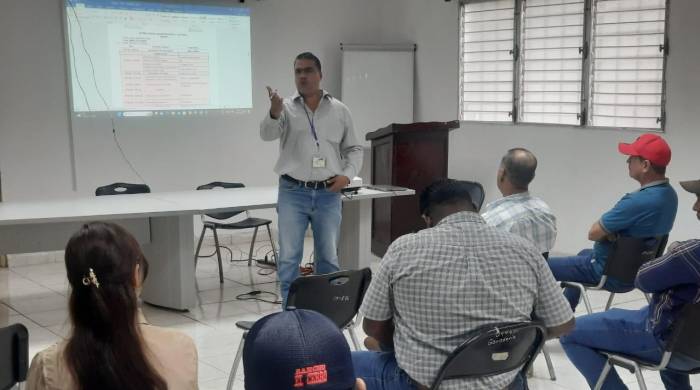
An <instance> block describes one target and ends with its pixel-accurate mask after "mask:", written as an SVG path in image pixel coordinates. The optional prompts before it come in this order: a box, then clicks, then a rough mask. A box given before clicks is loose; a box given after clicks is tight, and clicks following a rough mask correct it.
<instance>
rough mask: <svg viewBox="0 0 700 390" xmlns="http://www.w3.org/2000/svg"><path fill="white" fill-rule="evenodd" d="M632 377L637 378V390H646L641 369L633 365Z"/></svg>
mask: <svg viewBox="0 0 700 390" xmlns="http://www.w3.org/2000/svg"><path fill="white" fill-rule="evenodd" d="M634 375H635V376H636V377H637V383H638V384H639V390H647V384H646V383H645V382H644V375H642V369H641V368H639V366H638V365H636V364H635V369H634Z"/></svg>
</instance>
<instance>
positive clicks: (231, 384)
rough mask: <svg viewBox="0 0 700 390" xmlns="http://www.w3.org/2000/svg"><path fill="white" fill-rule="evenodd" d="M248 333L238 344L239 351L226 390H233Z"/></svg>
mask: <svg viewBox="0 0 700 390" xmlns="http://www.w3.org/2000/svg"><path fill="white" fill-rule="evenodd" d="M247 334H248V332H244V333H243V337H241V341H240V342H239V343H238V350H237V351H236V357H235V358H234V359H233V366H231V373H229V374H228V384H227V385H226V390H231V389H233V380H234V378H235V377H236V371H238V365H239V364H240V363H241V357H242V356H243V344H244V343H245V336H246V335H247Z"/></svg>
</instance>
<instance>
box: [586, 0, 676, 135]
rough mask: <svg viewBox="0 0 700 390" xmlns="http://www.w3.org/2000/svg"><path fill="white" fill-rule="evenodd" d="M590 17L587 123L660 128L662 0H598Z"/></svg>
mask: <svg viewBox="0 0 700 390" xmlns="http://www.w3.org/2000/svg"><path fill="white" fill-rule="evenodd" d="M594 18H595V19H594V23H593V32H594V35H593V37H594V38H593V45H592V53H591V64H592V68H593V69H592V73H593V74H592V77H591V95H592V101H591V107H590V114H591V115H590V116H591V118H590V119H591V124H592V125H594V126H615V127H641V128H660V125H661V124H662V122H663V120H664V112H663V95H664V91H663V82H664V58H665V52H666V43H665V34H664V32H665V28H666V0H606V1H597V2H596V6H595V10H594Z"/></svg>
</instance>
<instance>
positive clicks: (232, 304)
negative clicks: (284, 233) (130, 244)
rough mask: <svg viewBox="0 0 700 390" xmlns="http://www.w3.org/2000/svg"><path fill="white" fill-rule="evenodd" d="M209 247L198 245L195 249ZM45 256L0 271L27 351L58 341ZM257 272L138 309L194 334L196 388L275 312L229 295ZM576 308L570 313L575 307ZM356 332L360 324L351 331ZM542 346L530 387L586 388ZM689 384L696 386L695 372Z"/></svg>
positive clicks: (255, 282) (52, 278) (5, 312)
mask: <svg viewBox="0 0 700 390" xmlns="http://www.w3.org/2000/svg"><path fill="white" fill-rule="evenodd" d="M307 247H309V246H308V245H307ZM210 250H211V248H204V250H203V253H207V251H210ZM242 250H247V248H244V249H242ZM233 252H234V255H235V256H236V257H239V253H240V251H239V250H237V249H236V248H234V251H233ZM209 253H210V252H209ZM261 253H262V252H261ZM306 253H309V252H308V251H307V252H306ZM49 256H53V259H55V261H54V262H50V263H45V264H34V265H27V266H15V267H12V268H10V269H0V326H6V325H8V324H13V323H18V322H19V323H22V324H24V325H25V326H26V327H27V328H28V329H29V341H30V347H29V349H30V350H29V353H30V356H34V354H35V353H37V352H38V351H40V350H41V349H43V348H45V347H47V346H49V345H51V344H53V343H55V342H57V341H58V340H60V339H61V337H64V336H65V335H66V334H67V332H68V329H69V328H68V326H69V325H68V324H67V317H68V313H67V307H66V299H67V292H68V284H67V281H66V279H65V269H64V265H63V262H62V257H61V256H58V255H55V254H54V255H49ZM258 270H259V269H258V268H256V267H255V266H253V267H251V268H248V266H247V264H246V263H244V262H238V263H228V262H226V264H225V269H224V278H225V280H224V284H223V285H220V284H219V281H218V275H217V272H218V271H217V267H216V262H215V261H214V260H212V259H202V260H200V263H199V265H198V268H197V286H198V300H199V304H198V306H196V307H195V308H193V309H192V310H190V311H189V312H185V313H178V312H172V311H166V310H161V309H157V308H154V307H151V306H148V305H144V307H143V310H144V312H145V315H146V317H147V318H148V320H149V321H150V322H151V323H153V324H155V325H160V326H166V327H170V328H174V329H179V330H181V331H183V332H185V333H187V334H189V335H190V336H191V337H192V338H193V339H194V340H195V343H196V344H197V348H198V352H199V383H200V389H203V390H208V389H216V390H222V389H225V387H226V382H227V378H228V372H229V370H230V368H231V364H232V363H233V358H234V355H235V352H236V349H237V347H238V343H239V341H240V339H241V331H240V330H238V329H237V328H236V327H235V326H234V324H235V323H236V321H240V320H255V319H257V318H259V317H261V316H263V315H265V314H268V313H271V312H274V311H276V310H279V306H278V305H274V304H269V303H262V302H256V301H240V300H236V296H237V295H239V294H242V293H245V292H248V291H251V290H253V289H255V290H263V291H271V292H277V288H278V285H277V283H276V275H275V274H271V275H259V274H258V273H257V271H258ZM606 298H607V296H606V295H605V294H601V293H595V292H594V293H592V294H591V300H592V304H593V306H594V307H595V310H601V308H602V307H603V306H604V304H605V300H606ZM644 304H646V301H645V300H644V298H643V296H642V295H641V294H639V293H629V294H623V295H619V296H618V297H617V298H616V300H615V306H616V307H622V308H639V307H641V306H642V305H644ZM582 306H583V305H580V309H579V313H577V314H582V313H583V308H582ZM358 333H359V335H360V336H361V337H363V336H364V335H363V334H362V331H361V329H358ZM548 346H549V349H550V352H551V356H552V360H553V363H554V367H555V370H556V375H557V380H556V381H551V380H550V379H549V374H548V372H547V367H546V365H545V362H544V359H543V358H542V357H539V358H538V359H537V360H536V362H535V368H534V377H533V378H530V379H529V384H530V388H531V389H559V390H560V389H572V390H573V389H586V388H587V386H586V383H585V381H584V379H583V377H582V376H581V375H580V374H579V373H578V371H576V369H575V368H574V366H573V365H572V364H571V363H570V362H569V361H568V359H567V358H566V356H565V355H564V353H563V351H562V349H561V347H560V345H559V343H558V342H557V341H556V340H552V341H550V342H549V343H548ZM242 371H243V370H242V367H241V369H239V371H238V375H237V378H236V383H235V386H234V388H235V389H243V374H242ZM620 372H621V375H622V376H623V379H624V380H625V382H626V383H628V384H629V385H630V388H631V389H635V388H637V385H636V381H635V379H634V376H632V375H631V374H629V373H628V372H626V371H624V370H622V371H620ZM644 376H645V378H646V379H647V386H648V388H649V389H663V385H662V384H661V381H660V379H659V376H658V374H657V373H653V372H646V373H645V375H644ZM692 382H693V383H694V384H695V385H696V386H700V379H699V378H698V377H695V378H694V379H693V381H692Z"/></svg>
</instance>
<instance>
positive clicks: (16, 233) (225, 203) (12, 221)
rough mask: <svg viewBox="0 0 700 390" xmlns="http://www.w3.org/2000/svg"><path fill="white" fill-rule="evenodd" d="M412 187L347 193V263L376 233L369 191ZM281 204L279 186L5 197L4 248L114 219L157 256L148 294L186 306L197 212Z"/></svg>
mask: <svg viewBox="0 0 700 390" xmlns="http://www.w3.org/2000/svg"><path fill="white" fill-rule="evenodd" d="M412 194H414V191H413V190H406V191H399V192H381V191H374V190H368V189H362V190H360V192H359V193H358V194H357V195H352V196H349V197H346V198H344V200H345V201H346V202H345V203H344V205H345V206H344V207H343V225H342V226H341V241H340V243H339V257H340V261H341V267H343V268H359V267H360V266H364V265H365V264H364V262H363V261H361V259H360V258H361V257H362V256H361V255H360V253H362V252H361V250H362V249H360V248H361V247H363V246H367V245H368V244H367V243H368V240H369V238H368V237H366V236H367V235H368V233H367V232H365V231H364V230H366V229H363V228H362V226H360V221H363V217H364V219H366V220H369V218H367V215H369V213H370V212H371V210H370V207H369V202H370V201H369V199H372V198H379V197H388V196H401V195H412ZM355 200H356V201H357V202H355ZM276 204H277V187H246V188H236V189H225V190H223V189H222V190H211V191H195V190H189V191H177V192H159V193H150V194H135V195H119V196H102V197H85V198H73V199H57V200H47V201H32V202H4V203H0V253H3V254H11V253H28V252H41V251H48V250H57V249H63V248H64V247H65V245H66V243H67V242H68V239H69V238H70V236H71V235H72V234H73V233H74V232H75V231H76V230H78V228H79V227H80V225H81V224H82V223H85V222H87V221H95V220H102V221H114V222H117V223H119V224H120V225H122V226H124V227H125V228H126V229H128V230H129V231H130V232H131V233H132V234H133V235H134V236H135V237H136V239H137V240H138V241H139V243H141V245H142V247H143V250H144V254H145V255H146V257H147V258H148V259H149V263H150V272H149V275H148V280H147V281H146V283H145V285H144V289H143V294H142V297H143V299H144V301H146V302H148V303H151V304H154V305H158V306H162V307H167V308H172V309H177V310H186V309H188V308H190V307H194V306H195V304H196V289H195V271H194V260H193V256H194V227H193V218H192V217H193V216H194V215H198V214H210V213H217V212H227V211H240V210H252V209H265V208H273V207H275V206H276ZM365 223H366V222H365ZM363 240H364V241H363Z"/></svg>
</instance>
